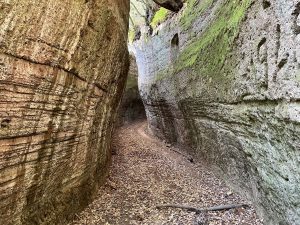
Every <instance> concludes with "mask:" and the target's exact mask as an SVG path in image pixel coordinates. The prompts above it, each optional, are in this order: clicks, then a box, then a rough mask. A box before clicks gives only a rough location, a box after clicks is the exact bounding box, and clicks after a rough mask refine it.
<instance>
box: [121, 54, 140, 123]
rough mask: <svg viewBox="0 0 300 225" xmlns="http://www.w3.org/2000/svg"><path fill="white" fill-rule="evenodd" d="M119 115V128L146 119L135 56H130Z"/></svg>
mask: <svg viewBox="0 0 300 225" xmlns="http://www.w3.org/2000/svg"><path fill="white" fill-rule="evenodd" d="M118 115H119V116H118V120H117V125H118V126H122V125H125V124H128V123H130V122H133V121H134V120H138V119H146V114H145V108H144V104H143V101H142V99H141V96H140V93H139V88H138V68H137V64H136V59H135V57H134V56H133V55H130V66H129V72H128V76H127V82H126V86H125V90H124V94H123V97H122V101H121V104H120V108H119V112H118Z"/></svg>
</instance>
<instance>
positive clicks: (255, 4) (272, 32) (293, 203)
mask: <svg viewBox="0 0 300 225" xmlns="http://www.w3.org/2000/svg"><path fill="white" fill-rule="evenodd" d="M193 3H195V1H192V0H190V1H187V6H185V7H184V9H183V10H182V11H181V12H180V13H179V14H178V15H174V16H173V18H172V19H169V21H167V22H165V23H164V24H162V25H160V26H159V27H158V28H157V29H156V30H154V31H153V34H154V35H153V36H152V37H148V38H147V39H146V40H145V41H143V40H140V41H139V42H136V43H135V50H136V57H137V62H138V66H139V73H140V74H139V76H140V77H139V82H140V83H139V86H140V91H141V95H142V98H143V101H144V103H145V107H146V112H147V117H148V120H149V126H150V129H151V130H152V132H153V133H154V134H156V135H157V136H158V137H160V138H162V139H166V140H168V141H169V142H174V143H178V144H183V145H185V146H188V147H189V148H188V151H190V153H191V154H193V155H194V156H195V157H196V158H198V159H200V158H201V159H202V160H205V161H206V162H208V163H209V164H210V165H212V167H213V169H214V170H215V171H216V172H217V173H218V174H219V175H220V176H222V177H223V178H225V180H226V181H227V182H228V184H229V185H231V186H232V187H234V188H235V189H236V190H239V191H240V192H241V193H243V194H244V195H245V196H247V197H248V199H249V200H251V201H252V202H253V203H254V204H255V206H256V207H257V209H258V212H259V213H260V215H261V216H262V217H263V218H264V222H265V224H270V225H278V224H280V225H282V224H293V225H295V224H299V223H300V192H299V186H300V151H299V150H300V140H299V137H300V125H299V124H300V104H299V100H300V79H299V62H300V55H299V50H300V49H299V46H300V36H299V33H300V32H299V29H298V28H299V25H300V24H299V12H300V3H299V1H296V0H292V1H284V2H283V1H280V0H274V1H251V0H245V1H234V0H211V1H198V2H197V4H193Z"/></svg>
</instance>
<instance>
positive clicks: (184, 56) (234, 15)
mask: <svg viewBox="0 0 300 225" xmlns="http://www.w3.org/2000/svg"><path fill="white" fill-rule="evenodd" d="M250 3H251V0H243V1H236V0H227V1H225V2H224V4H223V5H222V6H220V8H219V10H218V12H217V16H216V19H215V20H214V21H213V22H212V24H210V25H208V27H207V30H206V31H205V32H204V33H203V34H202V35H201V36H200V37H199V38H197V40H196V41H194V42H193V43H192V44H191V45H190V46H188V47H187V48H185V49H184V51H183V52H182V53H181V54H180V56H179V58H178V60H177V62H176V68H175V71H176V72H179V71H180V70H182V69H184V68H189V67H192V66H193V67H194V66H197V68H199V70H200V71H201V74H204V75H214V74H219V72H220V70H221V69H222V67H223V65H224V62H225V59H226V58H227V55H228V53H229V52H230V50H231V49H232V47H233V44H234V40H235V38H236V37H237V35H238V32H239V26H240V22H241V21H242V19H243V18H244V16H245V13H246V11H247V8H248V7H249V6H250Z"/></svg>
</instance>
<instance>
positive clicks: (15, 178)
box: [0, 0, 129, 225]
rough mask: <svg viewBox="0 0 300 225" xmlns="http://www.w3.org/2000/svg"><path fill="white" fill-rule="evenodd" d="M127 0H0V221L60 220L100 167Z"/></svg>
mask: <svg viewBox="0 0 300 225" xmlns="http://www.w3.org/2000/svg"><path fill="white" fill-rule="evenodd" d="M128 13H129V1H126V0H124V1H119V0H91V1H86V0H76V1H68V0H59V1H58V0H47V1H46V0H32V1H27V0H0V200H1V201H0V202H1V203H0V224H6V225H9V224H14V225H16V224H30V225H32V224H49V223H51V224H65V223H64V219H66V218H68V216H71V215H72V213H74V212H75V211H77V210H79V209H80V208H81V207H83V206H84V205H85V203H87V202H88V201H89V199H91V197H92V195H93V190H94V189H95V187H96V186H97V185H98V184H99V182H101V181H102V180H103V179H104V178H105V175H106V173H107V165H108V163H109V161H110V137H111V132H112V129H113V124H112V121H113V120H114V117H115V112H116V107H117V106H118V104H119V99H120V96H121V93H122V91H123V87H124V83H125V79H126V73H127V67H128V53H127V30H128V22H127V20H128Z"/></svg>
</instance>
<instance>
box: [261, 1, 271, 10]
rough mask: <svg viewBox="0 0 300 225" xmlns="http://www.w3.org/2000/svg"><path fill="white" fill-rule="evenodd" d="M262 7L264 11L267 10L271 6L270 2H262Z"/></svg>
mask: <svg viewBox="0 0 300 225" xmlns="http://www.w3.org/2000/svg"><path fill="white" fill-rule="evenodd" d="M262 5H263V8H264V9H267V8H269V7H270V6H271V2H269V1H266V0H263V2H262Z"/></svg>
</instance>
